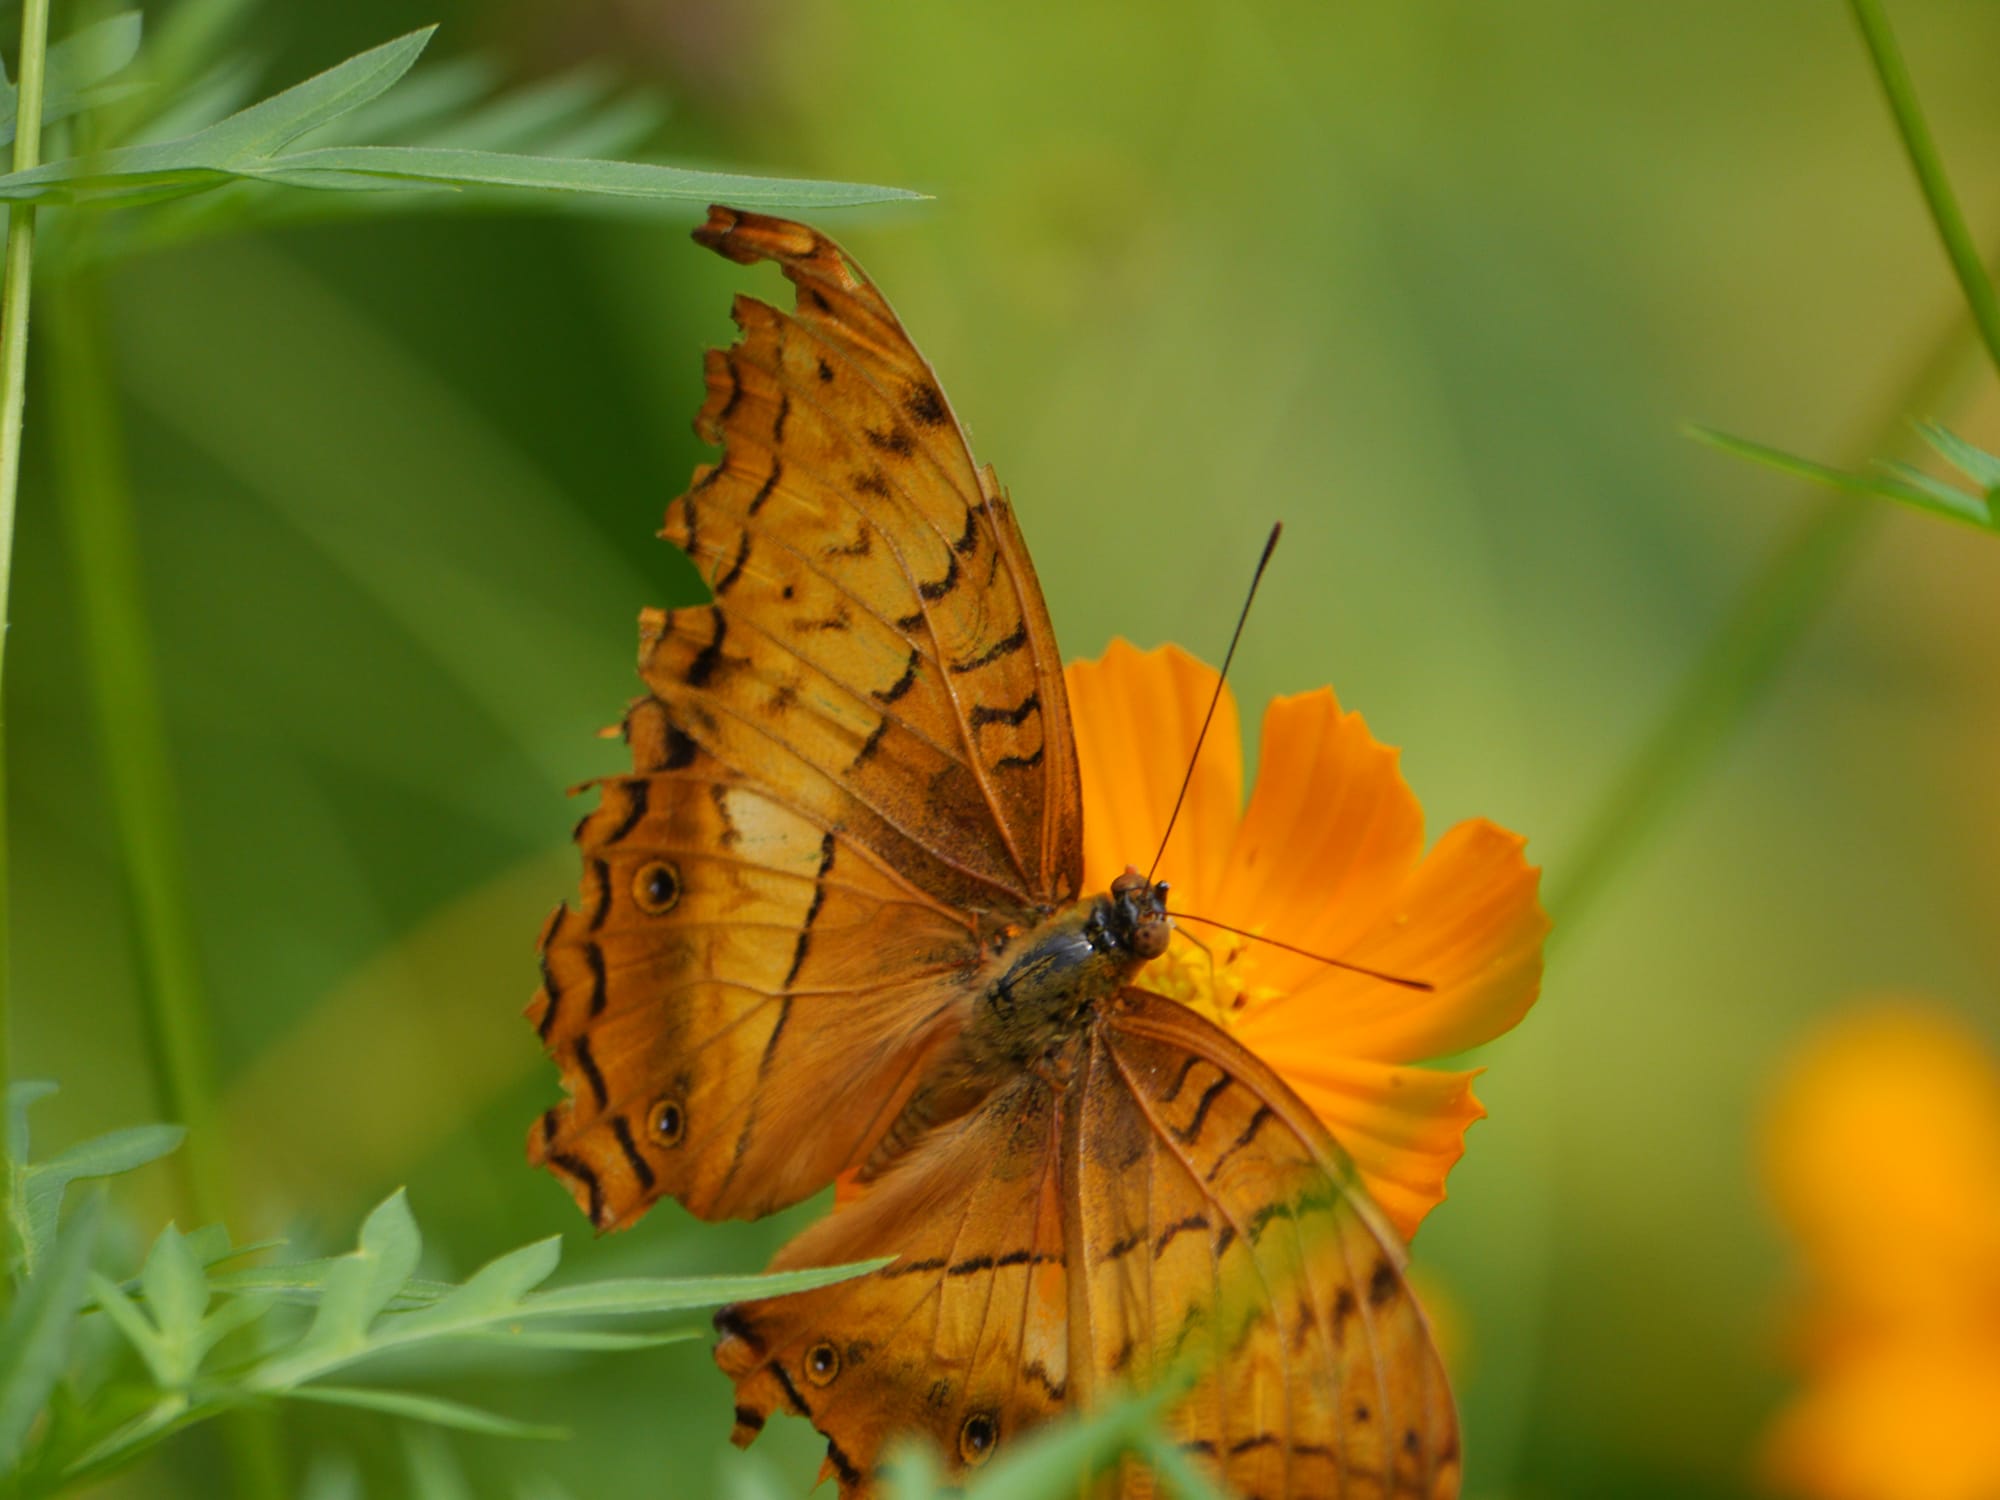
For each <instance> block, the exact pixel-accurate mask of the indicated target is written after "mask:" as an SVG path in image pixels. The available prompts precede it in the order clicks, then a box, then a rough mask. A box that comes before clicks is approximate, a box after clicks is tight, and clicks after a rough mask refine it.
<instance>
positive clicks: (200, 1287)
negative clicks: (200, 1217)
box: [139, 1224, 208, 1387]
mask: <svg viewBox="0 0 2000 1500" xmlns="http://www.w3.org/2000/svg"><path fill="white" fill-rule="evenodd" d="M139 1288H140V1290H141V1291H143V1292H144V1293H145V1294H146V1308H147V1310H148V1311H149V1312H150V1313H151V1314H152V1315H153V1325H154V1326H155V1327H156V1328H158V1329H159V1330H160V1343H161V1345H162V1347H163V1348H164V1350H165V1352H166V1356H167V1359H168V1360H169V1362H170V1367H171V1368H172V1370H173V1378H172V1379H169V1380H163V1381H161V1382H160V1383H161V1384H162V1385H164V1386H169V1387H172V1386H177V1385H184V1384H186V1383H187V1382H188V1381H189V1380H192V1379H193V1378H194V1372H195V1367H196V1366H197V1365H199V1364H200V1363H201V1356H202V1354H203V1352H204V1350H203V1347H202V1343H201V1322H202V1315H203V1314H204V1313H205V1312H207V1311H208V1284H207V1282H205V1281H204V1280H203V1279H202V1270H201V1262H200V1261H199V1260H197V1259H196V1258H195V1254H194V1251H193V1250H192V1249H190V1248H189V1246H188V1242H187V1240H186V1238H185V1237H183V1236H182V1234H181V1232H180V1230H178V1229H176V1228H175V1227H174V1226H173V1225H172V1224H169V1225H167V1227H166V1228H164V1229H162V1230H161V1231H160V1233H159V1236H158V1237H157V1238H156V1239H155V1240H154V1241H153V1248H152V1249H151V1250H150V1251H149V1252H148V1253H147V1255H146V1264H145V1267H144V1268H143V1269H142V1270H141V1271H140V1272H139Z"/></svg>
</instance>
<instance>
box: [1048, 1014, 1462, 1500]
mask: <svg viewBox="0 0 2000 1500" xmlns="http://www.w3.org/2000/svg"><path fill="white" fill-rule="evenodd" d="M1078 1109H1079V1126H1080V1129H1081V1131H1082V1134H1083V1138H1084V1139H1086V1140H1089V1141H1094V1142H1102V1143H1104V1147H1105V1148H1104V1149H1100V1150H1097V1151H1094V1152H1088V1153H1085V1154H1084V1155H1083V1156H1082V1158H1081V1171H1080V1174H1079V1176H1080V1184H1079V1193H1078V1199H1079V1203H1080V1204H1081V1206H1082V1211H1083V1213H1084V1216H1085V1220H1086V1223H1087V1225H1088V1229H1087V1232H1086V1233H1085V1234H1084V1236H1083V1242H1084V1243H1085V1244H1086V1245H1088V1246H1090V1247H1092V1254H1091V1258H1090V1263H1089V1267H1088V1272H1087V1274H1088V1277H1089V1287H1090V1290H1089V1296H1088V1297H1087V1299H1086V1305H1087V1306H1088V1308H1089V1310H1090V1327H1089V1328H1088V1330H1073V1333H1072V1337H1073V1338H1076V1339H1080V1340H1082V1341H1085V1342H1087V1343H1088V1345H1089V1348H1090V1351H1091V1358H1090V1361H1089V1367H1090V1369H1091V1370H1092V1372H1093V1377H1094V1378H1095V1379H1096V1380H1097V1381H1099V1382H1102V1381H1105V1380H1109V1379H1119V1378H1123V1379H1128V1380H1129V1379H1132V1378H1135V1377H1133V1376H1131V1375H1129V1374H1127V1372H1128V1371H1131V1370H1133V1369H1134V1368H1135V1367H1136V1369H1137V1370H1138V1371H1139V1372H1140V1374H1139V1376H1138V1377H1136V1378H1140V1379H1142V1380H1143V1379H1144V1378H1146V1374H1147V1371H1148V1366H1149V1364H1150V1367H1151V1371H1152V1372H1154V1373H1157V1372H1162V1371H1164V1370H1165V1369H1166V1368H1168V1367H1169V1366H1170V1365H1171V1364H1172V1362H1173V1361H1174V1360H1175V1359H1177V1358H1180V1357H1183V1356H1186V1355H1187V1354H1188V1353H1189V1351H1190V1350H1192V1353H1193V1357H1195V1358H1196V1359H1197V1360H1198V1361H1206V1362H1208V1364H1209V1367H1208V1369H1207V1371H1206V1373H1204V1374H1203V1375H1202V1376H1201V1378H1200V1380H1199V1382H1198V1383H1197V1385H1196V1387H1195V1389H1194V1391H1193V1393H1192V1394H1191V1395H1190V1397H1189V1398H1188V1399H1187V1400H1186V1401H1185V1402H1183V1403H1181V1404H1180V1406H1179V1407H1178V1408H1177V1409H1176V1411H1175V1415H1174V1418H1173V1423H1174V1427H1175V1430H1176V1432H1177V1435H1178V1436H1179V1437H1180V1439H1181V1442H1182V1443H1183V1445H1184V1446H1185V1447H1186V1448H1188V1450H1189V1451H1190V1452H1193V1453H1195V1454H1197V1455H1200V1456H1201V1457H1203V1458H1204V1459H1206V1460H1208V1461H1209V1462H1210V1463H1211V1464H1212V1465H1214V1466H1215V1467H1216V1468H1217V1469H1218V1470H1219V1471H1220V1473H1221V1474H1222V1476H1223V1477H1224V1478H1225V1479H1226V1481H1227V1483H1228V1485H1229V1487H1230V1489H1231V1490H1233V1491H1234V1492H1236V1493H1240V1494H1246V1495H1248V1494H1255V1495H1295V1496H1308V1495H1325V1494H1340V1495H1346V1496H1353V1497H1375V1496H1383V1497H1387V1496H1392V1495H1396V1496H1419V1497H1423V1500H1445V1497H1448V1496H1453V1495H1456V1494H1457V1492H1458V1480H1459V1448H1458V1426H1457V1417H1456V1413H1455V1411H1454V1409H1453V1406H1452V1401H1451V1395H1450V1389H1449V1386H1448V1384H1447V1380H1446V1376H1445V1371H1444V1367H1443V1364H1442V1362H1441V1361H1440V1360H1439V1358H1438V1354H1437V1350H1436V1347H1435V1345H1434V1344H1433V1342H1432V1339H1431V1335H1430V1330H1429V1327H1428V1325H1427V1324H1426V1322H1425V1320H1424V1316H1423V1313H1422V1311H1421V1309H1419V1308H1418V1306H1417V1304H1416V1302H1415V1300H1414V1298H1413V1297H1412V1296H1411V1293H1410V1289H1409V1286H1408V1285H1407V1283H1406V1282H1405V1281H1404V1278H1403V1263H1404V1254H1403V1250H1402V1247H1401V1245H1400V1244H1399V1243H1398V1241H1397V1239H1396V1236H1395V1234H1394V1232H1393V1231H1392V1230H1390V1229H1389V1228H1387V1227H1386V1225H1384V1224H1383V1223H1382V1222H1381V1220H1380V1218H1379V1216H1378V1215H1377V1213H1376V1212H1375V1210H1374V1208H1373V1206H1372V1205H1371V1204H1370V1203H1369V1202H1368V1200H1367V1198H1366V1195H1365V1194H1364V1193H1363V1191H1362V1189H1361V1188H1360V1186H1359V1183H1358V1179H1357V1178H1356V1176H1355V1174H1354V1171H1353V1168H1352V1166H1351V1165H1350V1164H1349V1163H1348V1162H1347V1160H1346V1158H1345V1156H1344V1155H1343V1153H1342V1152H1341V1151H1340V1148H1339V1147H1338V1146H1337V1145H1336V1144H1335V1143H1334V1141H1333V1139H1332V1137H1331V1136H1329V1135H1328V1134H1327V1132H1326V1128H1325V1127H1324V1126H1323V1125H1321V1124H1320V1123H1319V1121H1318V1119H1317V1118H1315V1117H1314V1116H1313V1114H1312V1112H1311V1110H1310V1109H1308V1108H1307V1107H1306V1106H1305V1105H1304V1104H1303V1103H1302V1102H1301V1101H1300V1100H1299V1099H1298V1097H1297V1096H1296V1095H1295V1094H1293V1093H1292V1091H1291V1089H1290V1088H1289V1087H1287V1086H1286V1084H1285V1083H1284V1082H1283V1080H1281V1079H1280V1078H1279V1077H1278V1076H1277V1075H1276V1074H1275V1073H1273V1072H1272V1071H1271V1070H1270V1069H1269V1068H1267V1067H1266V1066H1265V1065H1264V1064H1263V1063H1261V1062H1259V1061H1258V1060H1257V1059H1256V1058H1255V1057H1254V1056H1252V1055H1251V1054H1250V1053H1249V1052H1248V1051H1246V1050H1245V1049H1244V1048H1243V1047H1241V1046H1240V1045H1238V1044H1237V1043H1236V1042H1235V1041H1234V1040H1232V1039H1231V1038H1230V1037H1229V1036H1227V1035H1226V1034H1225V1033H1223V1032H1222V1031H1221V1030H1220V1029H1219V1028H1217V1027H1216V1026H1214V1025H1213V1024H1211V1023H1210V1022H1209V1021H1207V1020H1206V1019H1204V1018H1203V1017H1201V1016H1200V1015H1198V1014H1196V1013H1195V1012H1193V1011H1191V1010H1189V1009H1188V1008H1187V1007H1185V1006H1183V1005H1180V1004H1177V1003H1176V1002H1174V1001H1171V1000H1167V999H1163V998H1161V997H1159V996H1155V995H1151V994H1148V993H1146V992H1143V991H1139V990H1127V991H1125V992H1124V994H1123V995H1122V996H1121V997H1120V1001H1119V1003H1118V1005H1117V1006H1116V1007H1115V1008H1114V1010H1113V1013H1112V1014H1111V1015H1109V1016H1108V1017H1107V1018H1106V1021H1105V1024H1104V1025H1103V1026H1102V1027H1100V1028H1099V1030H1098V1031H1097V1032H1096V1033H1095V1045H1094V1046H1093V1048H1092V1050H1091V1052H1090V1054H1089V1062H1088V1066H1087V1068H1086V1069H1085V1071H1084V1072H1083V1073H1082V1074H1081V1075H1080V1079H1079V1103H1078ZM1217 1351H1219V1358H1218V1357H1216V1355H1217ZM1083 1362H1084V1361H1083V1356H1082V1352H1081V1350H1079V1354H1078V1363H1079V1364H1080V1365H1081V1364H1082V1363H1083Z"/></svg>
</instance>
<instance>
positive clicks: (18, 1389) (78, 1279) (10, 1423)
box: [0, 1099, 103, 1475]
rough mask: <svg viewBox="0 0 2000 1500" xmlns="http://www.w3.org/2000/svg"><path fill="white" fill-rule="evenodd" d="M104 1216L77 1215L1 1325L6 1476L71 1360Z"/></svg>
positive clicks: (87, 1210) (98, 1205) (0, 1432)
mask: <svg viewBox="0 0 2000 1500" xmlns="http://www.w3.org/2000/svg"><path fill="white" fill-rule="evenodd" d="M10 1102H11V1099H10ZM102 1215H103V1204H102V1200H101V1199H100V1198H92V1199H91V1200H90V1201H89V1202H88V1203H86V1204H85V1205H84V1206H83V1208H82V1209H81V1210H79V1211H78V1212H77V1214H76V1215H75V1216H74V1217H73V1218H72V1219H71V1220H70V1222H69V1226H68V1228H67V1229H66V1230H65V1231H64V1233H63V1234H62V1236H61V1237H60V1238H59V1239H57V1240H56V1242H55V1243H54V1245H53V1246H51V1247H50V1250H49V1254H48V1255H47V1256H46V1258H45V1261H44V1263H43V1264H42V1266H41V1268H40V1269H39V1270H38V1271H37V1272H34V1273H32V1274H30V1275H29V1277H28V1279H27V1281H26V1282H25V1283H24V1284H23V1285H22V1287H21V1290H20V1293H19V1294H18V1295H17V1296H16V1297H15V1298H14V1305H13V1307H12V1308H10V1309H9V1310H8V1313H7V1321H6V1323H5V1324H4V1325H0V1475H5V1474H11V1473H14V1472H15V1471H16V1470H17V1469H18V1468H19V1467H20V1461H21V1454H22V1451H23V1448H24V1446H25V1444H26V1441H27V1436H28V1431H29V1429H30V1428H31V1427H32V1426H33V1425H34V1421H35V1418H36V1416H37V1415H38V1414H39V1413H40V1412H41V1410H42V1408H43V1406H45V1405H46V1404H47V1402H48V1399H49V1392H50V1391H51V1390H53V1389H54V1388H55V1383H56V1380H57V1378H58V1377H59V1376H60V1375H61V1374H62V1371H63V1366H64V1364H65V1363H66V1362H67V1360H68V1358H69V1351H70V1345H71V1342H72V1328H73V1325H74V1324H75V1322H76V1319H77V1315H78V1313H79V1312H80V1311H81V1310H82V1307H83V1299H84V1294H85V1292H86V1291H87V1290H88V1289H89V1284H90V1256H91V1252H92V1251H93V1250H94V1249H95V1248H96V1246H97V1230H98V1224H99V1222H100V1220H101V1218H102Z"/></svg>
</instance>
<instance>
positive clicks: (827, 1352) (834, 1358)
mask: <svg viewBox="0 0 2000 1500" xmlns="http://www.w3.org/2000/svg"><path fill="white" fill-rule="evenodd" d="M803 1369H804V1371H805V1377H806V1379H807V1380H809V1381H811V1382H812V1383H813V1384H814V1385H817V1386H829V1385H832V1384H833V1382H834V1380H835V1379H836V1378H837V1377H838V1376H839V1374H840V1351H839V1350H838V1349H836V1348H834V1346H833V1345H832V1344H831V1343H829V1342H828V1341H827V1340H825V1339H821V1340H820V1341H819V1342H818V1343H817V1344H814V1345H813V1346H812V1348H810V1349H808V1350H806V1357H805V1363H804V1366H803Z"/></svg>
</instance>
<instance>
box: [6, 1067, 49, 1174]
mask: <svg viewBox="0 0 2000 1500" xmlns="http://www.w3.org/2000/svg"><path fill="white" fill-rule="evenodd" d="M55 1092H56V1085H55V1084H53V1083H51V1082H50V1081H49V1080H48V1079H46V1078H26V1079H23V1080H22V1081H21V1082H19V1083H10V1084H8V1085H7V1154H8V1155H9V1156H11V1157H13V1158H14V1160H15V1161H17V1162H21V1161H26V1160H27V1159H28V1109H29V1106H31V1105H34V1104H38V1103H40V1102H41V1101H42V1100H44V1099H46V1098H48V1097H49V1095H51V1094H53V1093H55Z"/></svg>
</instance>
